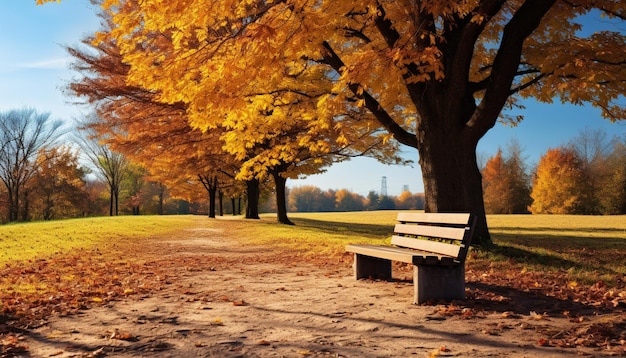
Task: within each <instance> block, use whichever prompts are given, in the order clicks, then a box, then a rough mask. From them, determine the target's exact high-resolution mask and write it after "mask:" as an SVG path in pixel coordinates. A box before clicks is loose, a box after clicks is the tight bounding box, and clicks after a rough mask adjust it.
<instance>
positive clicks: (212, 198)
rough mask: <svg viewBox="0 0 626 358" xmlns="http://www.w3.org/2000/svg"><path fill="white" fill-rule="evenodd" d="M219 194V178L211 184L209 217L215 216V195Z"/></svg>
mask: <svg viewBox="0 0 626 358" xmlns="http://www.w3.org/2000/svg"><path fill="white" fill-rule="evenodd" d="M216 194H217V178H215V180H214V181H211V182H210V184H209V217H210V218H215V197H216Z"/></svg>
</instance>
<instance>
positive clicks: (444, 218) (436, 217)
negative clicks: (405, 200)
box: [397, 212, 470, 225]
mask: <svg viewBox="0 0 626 358" xmlns="http://www.w3.org/2000/svg"><path fill="white" fill-rule="evenodd" d="M469 218H470V214H467V213H405V212H401V213H398V219H397V220H398V221H400V222H422V223H439V224H453V225H468V224H469Z"/></svg>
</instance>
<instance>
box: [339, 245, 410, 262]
mask: <svg viewBox="0 0 626 358" xmlns="http://www.w3.org/2000/svg"><path fill="white" fill-rule="evenodd" d="M346 251H348V252H353V253H355V254H360V255H367V256H373V257H380V258H381V259H387V260H393V261H400V262H406V263H408V264H412V263H413V256H414V255H415V251H411V250H409V249H403V248H400V247H393V246H379V245H346Z"/></svg>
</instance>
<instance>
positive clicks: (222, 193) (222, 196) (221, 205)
mask: <svg viewBox="0 0 626 358" xmlns="http://www.w3.org/2000/svg"><path fill="white" fill-rule="evenodd" d="M218 197H219V200H220V216H224V192H223V191H221V190H220V191H218Z"/></svg>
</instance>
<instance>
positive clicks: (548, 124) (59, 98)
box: [0, 0, 626, 195]
mask: <svg viewBox="0 0 626 358" xmlns="http://www.w3.org/2000/svg"><path fill="white" fill-rule="evenodd" d="M95 14H96V10H95V9H94V8H93V7H92V5H91V4H90V2H89V1H88V0H62V1H61V3H51V4H48V5H46V6H35V1H34V0H32V1H31V0H0V49H1V50H0V54H1V55H0V111H7V110H10V109H17V108H22V107H33V108H35V109H37V110H38V111H40V112H50V113H51V114H52V117H53V118H56V119H66V120H71V119H73V118H80V116H81V110H80V108H77V107H76V106H75V105H72V104H71V102H72V101H73V99H72V98H69V97H66V96H64V95H63V93H62V89H63V87H64V86H65V85H66V84H67V83H68V81H70V80H71V79H72V78H73V77H77V74H75V73H73V72H71V71H70V70H68V64H69V62H70V61H71V59H70V58H69V56H68V55H67V53H66V52H65V50H64V49H63V46H64V45H70V46H73V45H77V44H79V43H80V40H81V39H82V38H84V37H85V36H86V35H89V34H92V33H93V32H94V31H96V30H97V29H98V28H99V27H100V22H99V19H98V18H97V17H96V15H95ZM586 25H587V23H586ZM589 25H591V26H594V27H595V26H605V25H606V19H601V18H599V17H593V18H590V19H589ZM620 30H622V31H625V30H626V29H624V28H622V29H620ZM524 104H525V106H526V109H525V110H524V112H523V114H524V116H525V117H526V119H525V120H524V121H523V122H522V123H520V124H519V125H518V126H517V127H515V128H511V127H507V126H504V125H502V124H497V125H496V127H495V128H494V129H492V130H491V131H490V132H489V133H487V135H486V136H485V137H484V138H483V139H482V140H481V142H480V143H479V148H478V154H479V157H481V158H483V160H486V159H487V158H489V157H491V156H492V155H494V154H495V153H496V151H497V150H498V147H501V148H503V149H505V148H506V146H507V144H508V143H509V142H510V141H511V140H512V139H516V140H517V141H518V142H519V143H520V144H521V146H522V148H523V149H524V152H523V154H524V155H525V156H526V158H527V162H528V164H529V165H530V166H533V165H535V164H536V163H537V162H538V160H539V158H540V156H541V155H542V154H543V153H545V151H546V150H547V149H548V148H554V147H557V146H559V145H562V144H565V143H567V142H568V141H569V140H571V139H572V138H574V137H575V136H576V135H578V134H579V133H580V132H581V131H584V130H590V129H603V130H605V131H606V132H607V134H608V135H610V136H612V135H618V136H626V122H621V123H611V122H609V121H607V120H604V119H602V118H601V117H600V112H599V110H597V109H595V108H592V107H580V106H572V105H562V104H560V103H554V104H538V103H535V102H534V101H527V102H526V103H524ZM405 157H406V158H410V159H413V160H414V161H415V162H417V152H416V151H415V150H414V149H411V148H406V149H405ZM383 176H384V177H386V182H387V192H388V194H390V195H398V194H399V193H400V192H401V190H402V188H403V187H404V186H405V185H407V186H408V188H409V190H410V191H412V192H414V193H415V192H421V191H423V184H422V179H421V173H420V171H419V166H418V165H417V164H415V165H413V167H399V166H387V165H381V164H378V163H377V162H376V161H374V160H372V159H367V158H361V159H354V160H352V161H350V162H345V163H341V164H337V165H335V166H333V167H331V168H329V170H328V171H327V172H326V173H323V174H318V175H314V176H311V177H309V178H307V179H304V180H297V181H295V180H291V181H289V182H288V185H289V186H292V187H293V186H303V185H315V186H318V187H320V188H321V189H323V190H326V189H349V190H351V191H354V192H357V193H359V194H362V195H366V194H367V193H368V192H369V191H370V190H374V191H377V192H380V190H381V183H382V177H383Z"/></svg>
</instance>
